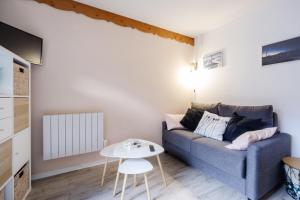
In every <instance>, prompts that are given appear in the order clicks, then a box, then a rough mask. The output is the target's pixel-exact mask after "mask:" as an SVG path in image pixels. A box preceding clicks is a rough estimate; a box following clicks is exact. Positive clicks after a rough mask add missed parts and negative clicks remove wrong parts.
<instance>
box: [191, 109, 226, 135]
mask: <svg viewBox="0 0 300 200" xmlns="http://www.w3.org/2000/svg"><path fill="white" fill-rule="evenodd" d="M229 120H230V117H221V116H218V115H216V114H213V113H210V112H207V111H205V112H204V114H203V116H202V119H201V120H200V122H199V124H198V126H197V128H196V130H195V131H194V133H196V134H200V135H203V136H206V137H209V138H213V139H216V140H223V134H224V132H225V130H226V127H227V125H228V122H229Z"/></svg>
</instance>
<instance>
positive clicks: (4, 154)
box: [0, 140, 12, 187]
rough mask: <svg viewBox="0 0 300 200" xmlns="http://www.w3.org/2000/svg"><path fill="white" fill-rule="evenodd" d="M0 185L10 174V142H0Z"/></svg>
mask: <svg viewBox="0 0 300 200" xmlns="http://www.w3.org/2000/svg"><path fill="white" fill-rule="evenodd" d="M0 160H1V162H0V187H1V186H2V185H3V184H4V183H5V182H6V181H7V180H8V179H9V177H11V176H12V166H11V163H12V162H11V161H12V142H11V140H8V141H6V142H4V143H2V144H0Z"/></svg>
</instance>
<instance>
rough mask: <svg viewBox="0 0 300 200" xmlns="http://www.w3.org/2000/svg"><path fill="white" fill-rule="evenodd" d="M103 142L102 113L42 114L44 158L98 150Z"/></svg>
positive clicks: (48, 158)
mask: <svg viewBox="0 0 300 200" xmlns="http://www.w3.org/2000/svg"><path fill="white" fill-rule="evenodd" d="M103 143H104V136H103V113H78V114H58V115H45V116H43V158H44V160H50V159H55V158H61V157H67V156H73V155H79V154H84V153H89V152H94V151H99V150H101V149H102V148H103Z"/></svg>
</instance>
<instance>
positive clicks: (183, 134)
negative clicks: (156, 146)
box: [164, 129, 202, 152]
mask: <svg viewBox="0 0 300 200" xmlns="http://www.w3.org/2000/svg"><path fill="white" fill-rule="evenodd" d="M200 137H202V136H200V135H197V134H195V133H193V132H191V131H188V130H181V129H174V130H171V131H166V132H165V134H164V140H165V141H166V142H168V143H170V144H172V145H174V146H176V147H178V148H179V149H181V150H184V151H186V152H190V151H191V143H192V141H193V140H194V139H197V138H200Z"/></svg>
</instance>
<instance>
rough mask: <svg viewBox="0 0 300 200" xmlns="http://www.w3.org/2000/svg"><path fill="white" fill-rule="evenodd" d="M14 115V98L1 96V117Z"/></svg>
mask: <svg viewBox="0 0 300 200" xmlns="http://www.w3.org/2000/svg"><path fill="white" fill-rule="evenodd" d="M7 117H12V99H10V98H0V119H4V118H7Z"/></svg>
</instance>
